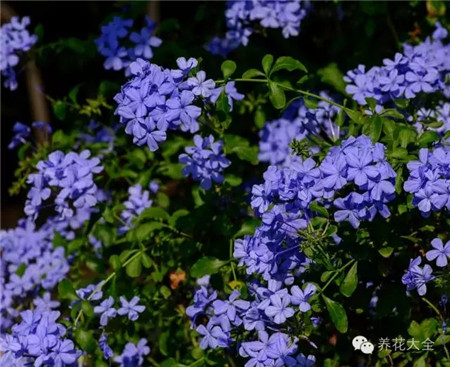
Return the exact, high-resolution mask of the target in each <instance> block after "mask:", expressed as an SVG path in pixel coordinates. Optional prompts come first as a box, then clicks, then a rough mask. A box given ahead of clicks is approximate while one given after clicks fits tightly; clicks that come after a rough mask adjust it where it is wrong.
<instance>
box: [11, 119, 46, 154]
mask: <svg viewBox="0 0 450 367" xmlns="http://www.w3.org/2000/svg"><path fill="white" fill-rule="evenodd" d="M31 126H32V127H33V128H35V129H45V131H46V133H48V134H51V132H52V128H51V126H50V125H49V124H47V123H45V122H43V121H35V122H33V123H32V124H31ZM13 133H14V135H13V138H12V140H11V142H10V143H9V145H8V149H15V148H17V147H18V146H19V145H22V144H25V143H26V142H27V139H28V138H29V136H30V133H31V129H30V127H29V126H27V125H25V124H23V123H21V122H16V123H15V124H14V126H13Z"/></svg>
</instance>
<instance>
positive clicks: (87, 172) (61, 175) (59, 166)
mask: <svg viewBox="0 0 450 367" xmlns="http://www.w3.org/2000/svg"><path fill="white" fill-rule="evenodd" d="M90 154H91V153H90V151H88V150H84V151H83V152H81V153H80V154H77V153H75V152H70V153H68V154H66V155H65V154H64V153H62V152H61V151H55V152H53V153H51V154H50V155H49V156H48V160H44V161H40V162H38V164H37V168H38V172H37V173H32V174H30V175H29V176H28V179H27V182H28V183H29V184H31V185H32V186H31V189H30V191H29V192H28V198H27V201H26V203H25V213H26V214H27V215H28V216H31V217H32V218H34V219H35V218H37V216H38V214H39V212H40V209H41V207H42V203H43V201H45V200H47V199H48V198H49V197H50V195H51V190H50V188H53V187H54V188H57V189H59V191H58V193H57V196H56V198H55V204H56V205H55V210H56V211H57V212H58V213H59V214H60V218H61V219H65V218H70V217H73V216H74V215H76V213H75V210H76V211H77V212H80V211H84V210H87V209H89V208H91V207H93V206H94V205H95V204H96V203H97V201H98V196H99V192H98V188H97V185H96V184H95V183H94V174H95V173H100V172H101V171H102V170H103V167H102V166H101V165H100V160H99V159H98V158H91V159H89V157H90ZM72 207H73V208H74V209H75V210H74V209H72Z"/></svg>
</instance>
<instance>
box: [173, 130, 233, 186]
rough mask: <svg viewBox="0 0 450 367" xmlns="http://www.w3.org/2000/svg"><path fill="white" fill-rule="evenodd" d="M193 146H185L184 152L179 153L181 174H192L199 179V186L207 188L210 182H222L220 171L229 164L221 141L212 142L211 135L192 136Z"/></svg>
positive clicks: (210, 184)
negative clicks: (203, 136)
mask: <svg viewBox="0 0 450 367" xmlns="http://www.w3.org/2000/svg"><path fill="white" fill-rule="evenodd" d="M194 144H195V145H194V146H190V147H186V148H185V151H186V153H183V154H180V156H179V161H180V163H182V164H184V165H185V166H184V168H183V171H182V172H183V175H184V176H192V178H193V179H194V180H195V181H200V187H201V188H203V189H205V190H209V189H210V188H211V186H212V183H213V182H215V183H219V184H220V183H222V182H223V180H224V177H223V175H222V174H221V172H222V171H223V170H224V169H225V168H227V167H228V166H229V165H230V161H229V160H228V159H226V158H225V155H224V154H223V153H222V145H223V143H222V141H218V142H214V137H213V136H212V135H210V136H208V137H205V138H202V137H201V136H200V135H195V136H194Z"/></svg>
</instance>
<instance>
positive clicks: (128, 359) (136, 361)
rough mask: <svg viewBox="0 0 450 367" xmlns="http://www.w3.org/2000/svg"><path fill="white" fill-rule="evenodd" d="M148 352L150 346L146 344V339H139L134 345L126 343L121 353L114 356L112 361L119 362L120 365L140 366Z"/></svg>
mask: <svg viewBox="0 0 450 367" xmlns="http://www.w3.org/2000/svg"><path fill="white" fill-rule="evenodd" d="M149 353H150V347H148V346H147V340H146V339H141V340H139V342H138V343H137V344H136V345H135V344H133V343H127V345H125V348H124V349H123V352H122V354H121V355H120V356H118V357H116V358H114V362H116V363H120V366H121V367H127V366H142V365H143V363H144V356H146V355H148V354H149Z"/></svg>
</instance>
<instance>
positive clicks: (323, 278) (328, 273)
mask: <svg viewBox="0 0 450 367" xmlns="http://www.w3.org/2000/svg"><path fill="white" fill-rule="evenodd" d="M333 274H334V271H331V270H328V271H324V272H323V273H322V275H321V276H320V281H321V282H322V283H325V282H326V281H328V279H330V277H331V276H332V275H333Z"/></svg>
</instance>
